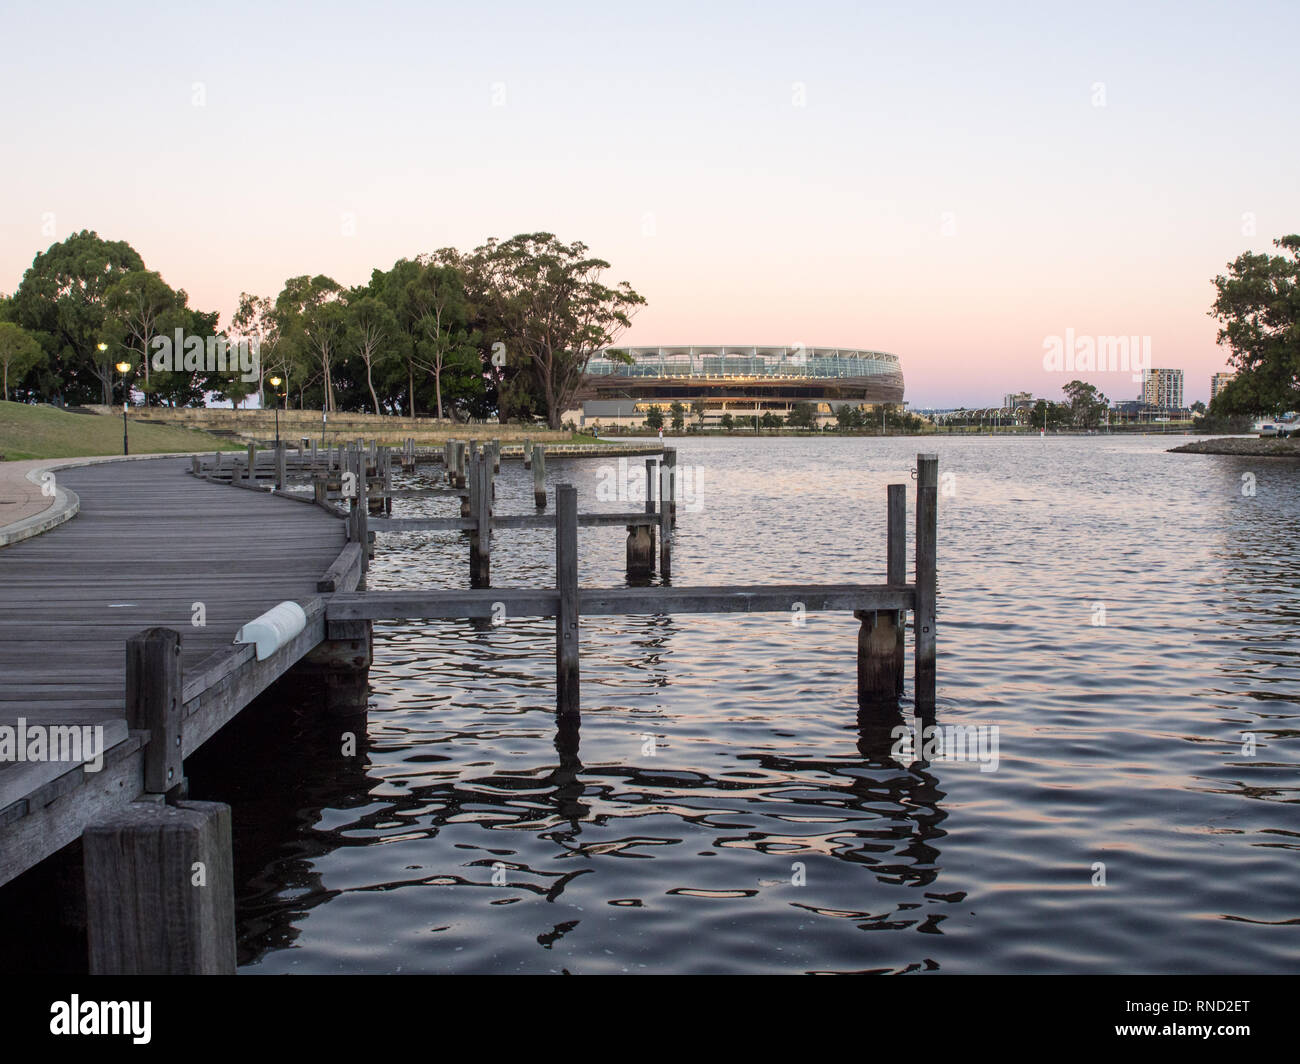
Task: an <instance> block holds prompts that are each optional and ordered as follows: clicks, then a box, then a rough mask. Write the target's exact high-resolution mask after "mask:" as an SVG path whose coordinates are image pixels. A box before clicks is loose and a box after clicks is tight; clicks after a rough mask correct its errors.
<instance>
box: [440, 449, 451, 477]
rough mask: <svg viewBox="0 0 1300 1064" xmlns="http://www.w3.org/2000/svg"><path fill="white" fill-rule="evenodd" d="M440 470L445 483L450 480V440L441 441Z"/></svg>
mask: <svg viewBox="0 0 1300 1064" xmlns="http://www.w3.org/2000/svg"><path fill="white" fill-rule="evenodd" d="M442 470H443V474H444V475H445V476H446V479H447V483H448V484H450V483H451V482H452V476H451V440H443V441H442Z"/></svg>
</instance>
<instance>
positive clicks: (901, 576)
mask: <svg viewBox="0 0 1300 1064" xmlns="http://www.w3.org/2000/svg"><path fill="white" fill-rule="evenodd" d="M886 490H887V491H888V500H889V514H888V518H887V533H886V535H887V537H888V538H887V542H886V552H887V558H886V571H885V582H886V583H888V584H895V585H900V586H901V585H905V584H906V583H907V485H906V484H890V485H889V487H888V488H887V489H886ZM906 628H907V616H906V612H905V611H904V610H895V611H894V693H895V694H896V695H901V694H902V693H903V672H904V667H903V659H904V657H905V654H904V650H903V632H904V630H905V629H906Z"/></svg>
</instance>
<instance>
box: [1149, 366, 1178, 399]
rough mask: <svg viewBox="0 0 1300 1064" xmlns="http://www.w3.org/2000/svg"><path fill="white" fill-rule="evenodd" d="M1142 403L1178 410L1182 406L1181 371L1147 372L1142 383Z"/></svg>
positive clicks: (1157, 370) (1162, 370) (1154, 370)
mask: <svg viewBox="0 0 1300 1064" xmlns="http://www.w3.org/2000/svg"><path fill="white" fill-rule="evenodd" d="M1142 402H1143V403H1145V404H1146V405H1147V406H1155V407H1160V408H1161V409H1180V408H1181V407H1182V405H1183V371H1182V370H1181V369H1149V370H1147V371H1146V377H1145V378H1144V379H1143V382H1142Z"/></svg>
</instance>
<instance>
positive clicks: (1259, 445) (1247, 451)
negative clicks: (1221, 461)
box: [1169, 436, 1300, 458]
mask: <svg viewBox="0 0 1300 1064" xmlns="http://www.w3.org/2000/svg"><path fill="white" fill-rule="evenodd" d="M1169 453H1170V454H1236V455H1245V456H1247V457H1251V458H1300V439H1296V438H1293V437H1287V438H1286V439H1278V438H1277V437H1276V436H1221V437H1219V438H1218V439H1213V440H1196V441H1194V442H1192V443H1185V444H1183V445H1182V446H1181V447H1171V448H1169Z"/></svg>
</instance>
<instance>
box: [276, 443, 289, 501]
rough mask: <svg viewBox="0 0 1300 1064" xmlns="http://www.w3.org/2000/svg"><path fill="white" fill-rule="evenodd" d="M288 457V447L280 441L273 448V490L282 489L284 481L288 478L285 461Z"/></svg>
mask: <svg viewBox="0 0 1300 1064" xmlns="http://www.w3.org/2000/svg"><path fill="white" fill-rule="evenodd" d="M288 459H289V450H288V447H287V446H286V445H285V444H283V443H281V444H278V445H277V446H276V448H275V490H276V491H284V485H285V481H287V480H288V479H289V474H288V469H287V462H288Z"/></svg>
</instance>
